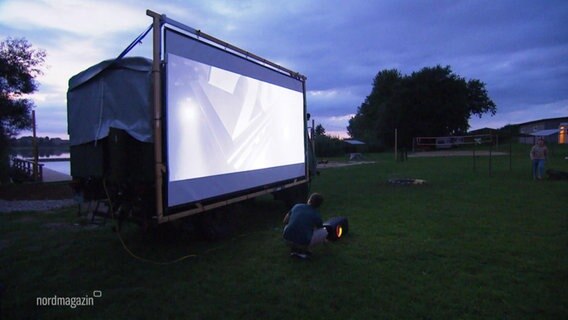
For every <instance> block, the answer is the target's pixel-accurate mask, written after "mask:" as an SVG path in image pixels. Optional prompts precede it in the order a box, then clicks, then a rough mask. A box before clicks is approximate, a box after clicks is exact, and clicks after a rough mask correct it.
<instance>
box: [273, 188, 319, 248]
mask: <svg viewBox="0 0 568 320" xmlns="http://www.w3.org/2000/svg"><path fill="white" fill-rule="evenodd" d="M322 204H323V196H322V195H321V194H319V193H313V194H312V195H311V196H310V198H309V199H308V203H307V204H296V205H295V206H294V207H292V210H290V212H288V213H287V214H286V216H285V217H284V223H286V226H285V227H284V234H283V237H284V240H286V244H287V245H288V246H289V247H290V248H291V249H292V252H291V253H290V256H294V257H298V258H302V259H306V258H308V257H309V256H310V255H311V252H310V249H311V248H312V247H313V246H315V245H317V244H321V243H324V242H325V241H326V238H327V230H326V229H325V228H324V227H323V221H322V219H321V215H320V212H319V208H320V207H321V205H322Z"/></svg>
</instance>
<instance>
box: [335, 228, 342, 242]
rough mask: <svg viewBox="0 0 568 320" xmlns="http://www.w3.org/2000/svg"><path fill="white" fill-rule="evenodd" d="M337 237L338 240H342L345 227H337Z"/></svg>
mask: <svg viewBox="0 0 568 320" xmlns="http://www.w3.org/2000/svg"><path fill="white" fill-rule="evenodd" d="M335 235H336V236H337V239H339V238H341V235H343V227H342V226H341V225H338V226H337V227H335Z"/></svg>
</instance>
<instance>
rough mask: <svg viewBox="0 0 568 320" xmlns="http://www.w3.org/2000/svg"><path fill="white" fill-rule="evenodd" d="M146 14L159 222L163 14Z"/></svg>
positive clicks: (161, 214)
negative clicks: (149, 32)
mask: <svg viewBox="0 0 568 320" xmlns="http://www.w3.org/2000/svg"><path fill="white" fill-rule="evenodd" d="M146 14H147V15H148V16H150V17H152V19H154V20H153V23H152V28H153V30H152V33H153V55H152V87H153V97H152V101H153V107H154V160H155V166H154V172H155V175H156V215H157V218H158V223H161V222H162V220H163V218H164V198H163V183H164V172H165V167H164V163H163V159H162V152H163V150H162V147H163V146H162V81H161V77H162V72H161V66H160V63H161V61H162V57H161V43H162V34H161V29H162V22H163V17H162V15H160V14H158V13H156V12H153V11H150V10H146Z"/></svg>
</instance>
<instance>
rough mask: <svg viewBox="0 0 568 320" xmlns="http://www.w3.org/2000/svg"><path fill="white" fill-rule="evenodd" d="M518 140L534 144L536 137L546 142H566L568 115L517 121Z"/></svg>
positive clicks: (567, 141)
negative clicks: (523, 121) (522, 121)
mask: <svg viewBox="0 0 568 320" xmlns="http://www.w3.org/2000/svg"><path fill="white" fill-rule="evenodd" d="M518 126H519V134H520V136H519V142H520V143H526V144H534V143H535V141H536V139H537V138H543V139H544V140H545V141H546V142H547V143H558V144H565V143H568V139H567V137H566V135H567V134H568V132H567V131H568V117H563V118H551V119H541V120H535V121H530V122H525V123H519V124H518Z"/></svg>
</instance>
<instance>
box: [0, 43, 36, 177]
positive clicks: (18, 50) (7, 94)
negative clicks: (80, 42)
mask: <svg viewBox="0 0 568 320" xmlns="http://www.w3.org/2000/svg"><path fill="white" fill-rule="evenodd" d="M45 57H46V54H45V51H44V50H40V49H33V48H32V45H31V44H30V43H29V42H28V41H27V40H26V39H24V38H21V39H12V38H7V39H6V40H5V41H2V42H0V182H2V181H4V180H6V176H7V157H8V154H7V149H8V141H9V139H10V138H11V137H13V136H15V135H16V134H17V133H18V132H20V131H21V130H24V129H29V128H31V125H32V123H31V110H32V108H33V107H34V104H33V101H31V100H30V99H28V98H26V95H29V94H31V93H34V92H35V91H36V90H37V89H38V85H39V84H38V83H37V81H36V80H35V78H36V77H37V76H38V75H41V74H42V72H41V69H40V68H41V66H42V65H43V63H44V62H45Z"/></svg>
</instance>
